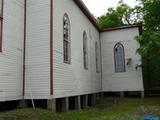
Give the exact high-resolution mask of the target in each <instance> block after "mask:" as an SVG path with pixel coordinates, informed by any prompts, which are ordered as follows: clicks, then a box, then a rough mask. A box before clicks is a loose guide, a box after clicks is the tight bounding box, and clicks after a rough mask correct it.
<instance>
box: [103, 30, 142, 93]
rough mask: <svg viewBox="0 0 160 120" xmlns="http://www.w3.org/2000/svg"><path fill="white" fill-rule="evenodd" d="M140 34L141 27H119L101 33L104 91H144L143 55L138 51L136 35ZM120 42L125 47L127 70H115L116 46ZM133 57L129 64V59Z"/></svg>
mask: <svg viewBox="0 0 160 120" xmlns="http://www.w3.org/2000/svg"><path fill="white" fill-rule="evenodd" d="M137 35H139V28H138V27H137V28H128V29H119V30H113V31H106V32H103V33H101V43H102V44H101V45H102V75H103V76H102V81H103V91H106V92H107V91H143V90H144V88H143V80H142V69H141V68H138V69H137V70H136V65H140V64H141V57H140V56H139V55H138V54H137V53H136V49H137V48H138V47H139V44H138V43H137V42H136V40H134V37H135V36H137ZM118 42H120V43H121V44H123V46H124V49H125V64H126V72H124V73H116V72H115V63H114V62H115V61H114V46H115V45H116V44H117V43H118ZM130 58H131V59H132V61H131V65H129V66H127V59H130Z"/></svg>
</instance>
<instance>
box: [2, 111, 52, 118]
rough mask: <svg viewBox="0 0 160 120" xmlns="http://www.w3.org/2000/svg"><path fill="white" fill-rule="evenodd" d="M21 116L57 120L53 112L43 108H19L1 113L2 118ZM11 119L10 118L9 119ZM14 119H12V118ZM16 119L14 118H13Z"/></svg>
mask: <svg viewBox="0 0 160 120" xmlns="http://www.w3.org/2000/svg"><path fill="white" fill-rule="evenodd" d="M1 117H2V118H3V117H7V118H15V117H16V118H19V119H18V120H55V119H53V118H54V116H53V113H52V112H50V111H47V110H41V109H36V110H33V109H17V110H14V111H9V112H4V113H0V118H1ZM7 120H10V119H7ZM11 120H12V119H11ZM13 120H14V119H13Z"/></svg>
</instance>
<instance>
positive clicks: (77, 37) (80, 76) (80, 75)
mask: <svg viewBox="0 0 160 120" xmlns="http://www.w3.org/2000/svg"><path fill="white" fill-rule="evenodd" d="M65 13H67V14H68V16H69V19H70V24H71V64H66V63H63V15H64V14H65ZM84 30H85V31H86V33H87V36H88V48H89V49H88V50H89V69H88V70H85V69H84V67H83V31H84ZM53 37H54V57H53V58H54V97H55V98H59V97H66V96H74V95H81V94H88V93H95V92H100V91H101V73H96V64H95V63H96V59H95V42H96V41H98V42H99V32H98V31H97V30H96V28H95V27H94V26H93V25H92V23H91V22H90V21H89V20H88V18H87V17H86V16H85V15H84V14H83V13H82V11H81V10H80V9H79V8H78V7H77V5H76V4H75V3H74V2H73V1H72V0H54V34H53Z"/></svg>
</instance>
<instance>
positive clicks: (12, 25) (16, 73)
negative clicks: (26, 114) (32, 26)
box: [0, 0, 24, 101]
mask: <svg viewBox="0 0 160 120" xmlns="http://www.w3.org/2000/svg"><path fill="white" fill-rule="evenodd" d="M3 20H4V21H3V44H2V47H3V48H2V49H3V52H2V53H0V66H1V67H0V101H9V100H18V99H22V85H23V79H22V78H23V40H24V39H23V35H24V27H23V26H24V0H4V17H3Z"/></svg>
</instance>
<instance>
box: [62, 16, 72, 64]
mask: <svg viewBox="0 0 160 120" xmlns="http://www.w3.org/2000/svg"><path fill="white" fill-rule="evenodd" d="M65 17H66V18H67V20H68V39H66V38H65V28H64V26H65V24H64V22H65ZM70 35H71V25H70V19H69V16H68V14H67V13H65V14H64V15H63V62H64V63H67V64H71V36H70Z"/></svg>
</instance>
